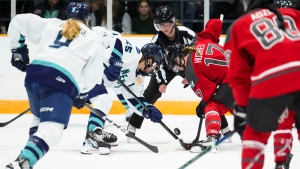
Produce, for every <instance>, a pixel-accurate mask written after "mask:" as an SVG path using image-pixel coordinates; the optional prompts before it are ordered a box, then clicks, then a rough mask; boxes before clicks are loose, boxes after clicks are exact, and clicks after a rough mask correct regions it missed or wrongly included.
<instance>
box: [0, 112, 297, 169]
mask: <svg viewBox="0 0 300 169" xmlns="http://www.w3.org/2000/svg"><path fill="white" fill-rule="evenodd" d="M15 116H16V115H0V119H1V120H0V122H6V121H8V120H10V119H11V118H13V117H15ZM31 117H32V115H31V114H27V115H24V116H23V117H20V118H19V119H17V120H16V121H14V122H12V123H11V124H9V125H7V126H5V127H2V128H0V136H1V139H0V168H4V167H5V165H6V164H8V163H10V162H12V161H13V160H14V159H15V158H16V157H17V156H18V155H19V153H20V150H21V149H22V148H23V146H24V145H25V143H26V140H27V139H28V128H29V126H30V123H31ZM108 118H110V119H112V120H113V121H114V122H116V123H118V124H119V125H121V126H123V127H124V128H125V127H126V124H125V123H124V115H109V116H108ZM227 119H228V122H229V124H230V128H231V129H232V128H233V126H232V120H233V118H232V116H227ZM87 121H88V115H72V116H71V119H70V123H69V127H68V129H67V130H65V132H64V136H63V139H62V140H61V141H60V143H59V144H58V145H56V146H55V147H53V148H52V149H50V151H49V152H48V153H47V154H46V156H44V157H43V158H42V159H41V160H40V161H39V162H38V163H37V164H36V165H35V166H34V169H96V168H97V169H176V168H179V167H180V166H181V165H183V164H184V163H186V162H187V161H188V160H190V159H191V158H193V157H194V156H196V155H197V154H193V153H190V152H188V151H183V150H177V151H172V152H167V153H158V154H156V153H153V152H151V151H150V150H148V149H147V148H146V147H144V146H143V145H141V144H140V143H138V142H136V141H135V140H132V141H131V142H130V143H127V142H126V136H125V135H124V133H123V132H122V131H120V130H119V129H117V128H116V127H115V126H113V125H111V124H109V123H107V124H106V128H107V129H106V130H107V131H109V132H113V133H114V134H115V135H117V136H118V143H119V145H118V146H116V147H112V149H111V152H110V154H109V155H81V154H80V150H81V146H82V142H83V140H84V137H85V132H86V124H87ZM163 122H164V123H165V124H166V125H167V126H168V127H169V128H170V129H171V130H173V129H174V128H176V127H177V128H179V129H180V130H181V135H179V136H178V137H179V138H182V139H183V140H184V142H187V143H188V142H191V141H192V140H194V138H195V136H196V132H197V127H198V123H199V119H198V117H197V116H180V115H176V116H175V115H165V116H164V117H163ZM293 135H294V138H295V139H294V146H293V149H292V154H294V157H293V159H292V161H291V164H290V169H299V168H300V160H299V159H300V146H299V145H300V144H299V141H298V140H297V139H296V138H297V134H296V130H295V129H294V130H293ZM136 136H137V137H139V138H140V139H142V140H144V141H146V142H148V143H149V144H152V145H162V144H166V143H169V142H172V141H173V140H174V139H173V137H172V136H171V135H170V134H168V133H167V131H166V130H165V129H164V128H163V127H162V126H161V125H160V124H154V123H152V122H150V121H149V120H145V121H144V123H143V126H142V128H141V129H140V130H138V131H137V134H136ZM204 138H205V129H204V125H203V126H202V132H201V136H200V139H204ZM272 144H273V141H272V140H271V139H270V140H269V144H268V145H267V148H266V157H265V167H264V168H266V169H273V168H274V166H275V164H274V162H273V158H274V155H273V146H272ZM240 154H241V141H240V139H239V136H238V135H237V134H235V135H234V136H233V143H227V142H225V143H223V144H221V145H220V146H219V149H218V152H217V153H216V154H213V153H207V154H206V155H204V156H203V157H201V158H199V159H198V160H197V161H195V162H194V163H192V164H191V165H190V166H189V167H187V168H190V169H192V168H194V169H196V168H197V169H239V168H241V167H240Z"/></svg>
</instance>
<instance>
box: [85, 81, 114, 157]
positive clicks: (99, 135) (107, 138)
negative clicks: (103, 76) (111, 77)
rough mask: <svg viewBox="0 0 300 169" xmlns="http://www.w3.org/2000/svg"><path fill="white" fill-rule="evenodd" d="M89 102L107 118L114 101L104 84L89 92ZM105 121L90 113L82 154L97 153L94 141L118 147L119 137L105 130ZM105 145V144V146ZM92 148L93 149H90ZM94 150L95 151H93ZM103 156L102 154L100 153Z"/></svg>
mask: <svg viewBox="0 0 300 169" xmlns="http://www.w3.org/2000/svg"><path fill="white" fill-rule="evenodd" d="M89 100H90V102H91V103H92V104H93V107H94V109H96V110H98V111H99V113H101V114H102V115H103V116H106V115H107V114H108V112H109V110H110V109H111V106H112V99H111V98H110V96H109V94H108V92H107V90H106V88H105V86H104V84H103V83H102V84H101V85H96V86H95V87H94V88H93V89H92V90H91V91H90V92H89ZM104 125H105V120H104V119H102V118H101V117H99V116H97V115H96V114H94V113H92V112H90V116H89V120H88V125H87V133H86V138H85V140H84V143H83V148H82V151H81V153H82V154H90V153H95V151H94V149H93V140H100V141H104V142H106V143H109V144H110V145H112V146H117V145H118V143H117V140H118V139H117V136H115V135H114V134H112V133H109V132H106V131H105V130H104ZM104 145H105V144H104ZM89 148H91V149H89ZM92 150H93V151H92ZM100 154H101V152H100Z"/></svg>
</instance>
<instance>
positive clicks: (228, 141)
mask: <svg viewBox="0 0 300 169" xmlns="http://www.w3.org/2000/svg"><path fill="white" fill-rule="evenodd" d="M221 133H222V135H223V136H226V135H227V134H230V133H231V131H230V129H229V127H226V128H223V129H221ZM218 140H219V139H218ZM227 143H232V139H231V137H229V138H228V139H227Z"/></svg>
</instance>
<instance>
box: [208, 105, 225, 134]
mask: <svg viewBox="0 0 300 169" xmlns="http://www.w3.org/2000/svg"><path fill="white" fill-rule="evenodd" d="M220 126H221V118H220V115H219V113H218V112H216V111H214V110H211V111H209V112H207V113H206V114H205V127H206V136H207V137H208V136H209V135H215V136H217V135H218V133H219V131H220Z"/></svg>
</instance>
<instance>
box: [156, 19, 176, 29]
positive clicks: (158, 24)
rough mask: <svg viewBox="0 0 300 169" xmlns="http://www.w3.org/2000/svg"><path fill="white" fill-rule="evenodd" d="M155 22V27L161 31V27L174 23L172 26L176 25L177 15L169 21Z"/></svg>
mask: <svg viewBox="0 0 300 169" xmlns="http://www.w3.org/2000/svg"><path fill="white" fill-rule="evenodd" d="M153 24H154V28H155V29H156V31H160V30H161V29H163V28H165V27H168V26H170V25H172V27H173V26H174V25H175V17H172V19H171V20H169V21H167V22H163V23H153Z"/></svg>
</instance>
